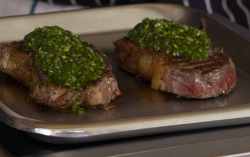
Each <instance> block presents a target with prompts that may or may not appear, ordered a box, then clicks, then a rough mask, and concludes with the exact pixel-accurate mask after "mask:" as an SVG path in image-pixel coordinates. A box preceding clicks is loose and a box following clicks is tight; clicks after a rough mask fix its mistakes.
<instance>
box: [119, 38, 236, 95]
mask: <svg viewBox="0 0 250 157" xmlns="http://www.w3.org/2000/svg"><path fill="white" fill-rule="evenodd" d="M114 46H115V60H116V62H117V63H118V64H119V66H120V67H121V68H122V69H124V70H126V71H128V72H130V73H133V74H135V75H136V76H138V77H140V78H142V79H144V80H148V81H150V82H151V87H152V88H153V89H155V90H160V91H166V92H170V93H174V94H177V95H180V96H183V97H186V98H198V99H203V98H210V97H217V96H219V95H222V94H228V93H229V92H230V91H232V90H233V88H234V87H235V84H236V72H235V66H234V63H233V62H232V60H231V58H230V57H229V56H228V54H227V53H225V52H224V51H223V49H222V48H221V47H212V49H211V55H210V56H209V58H207V59H206V60H205V61H189V60H187V59H186V58H185V57H174V56H171V55H168V54H166V53H164V52H155V51H154V50H153V49H150V48H144V49H141V48H140V47H139V46H138V45H137V44H135V43H133V42H131V41H130V40H129V39H128V38H127V37H124V38H122V39H119V40H117V41H116V42H114Z"/></svg>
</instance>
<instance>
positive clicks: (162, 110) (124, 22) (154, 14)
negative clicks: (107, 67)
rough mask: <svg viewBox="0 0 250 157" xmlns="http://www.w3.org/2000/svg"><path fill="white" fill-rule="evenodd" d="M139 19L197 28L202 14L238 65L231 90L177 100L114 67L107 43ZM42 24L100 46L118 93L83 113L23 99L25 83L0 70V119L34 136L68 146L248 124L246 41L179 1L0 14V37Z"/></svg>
mask: <svg viewBox="0 0 250 157" xmlns="http://www.w3.org/2000/svg"><path fill="white" fill-rule="evenodd" d="M90 16H91V17H90ZM92 16H93V18H92ZM72 17H74V18H72ZM145 17H150V18H167V19H170V20H175V21H177V22H178V23H181V24H186V25H190V26H195V27H198V25H199V23H198V19H199V18H201V17H202V18H204V19H206V21H207V24H208V26H207V33H208V36H209V37H210V38H211V40H212V42H213V43H214V44H215V45H218V46H222V47H223V48H224V50H225V51H226V52H228V54H229V55H230V56H231V57H232V60H233V61H234V63H235V65H236V67H237V85H236V87H235V89H234V91H232V92H231V93H230V94H229V95H225V96H220V97H217V98H210V99H204V100H196V99H185V98H177V97H176V95H173V94H170V93H166V92H159V91H155V90H153V89H151V88H150V85H149V83H148V82H143V81H138V80H136V78H135V77H134V75H132V74H129V73H127V72H125V71H123V70H122V69H120V68H119V67H118V66H117V64H116V63H115V62H114V58H113V50H114V47H113V42H114V41H115V40H117V39H119V38H121V37H123V36H125V35H126V33H127V31H128V30H129V29H130V28H132V27H133V26H134V25H135V24H136V23H138V22H140V21H141V20H142V19H143V18H145ZM54 19H57V20H54ZM65 19H67V21H65ZM76 19H77V20H76ZM31 21H32V22H31ZM44 25H59V26H61V27H63V28H65V29H68V30H71V31H72V32H74V33H77V34H79V35H81V36H82V38H83V39H84V40H86V41H88V42H90V43H93V44H94V45H96V47H98V48H99V49H100V50H102V51H103V52H105V53H106V54H107V55H108V57H109V58H110V60H111V62H112V66H113V72H114V74H115V76H116V78H117V80H118V85H119V87H120V89H121V90H122V92H123V95H122V96H120V97H119V98H118V99H117V100H116V102H114V104H115V106H116V107H115V108H112V109H110V110H108V111H103V110H88V111H87V113H86V114H84V115H74V114H69V113H64V112H55V111H52V110H44V109H43V108H40V107H39V106H37V105H36V104H35V103H34V102H33V101H31V100H29V96H28V88H26V87H24V86H23V85H21V84H20V83H18V82H17V81H15V80H14V79H12V78H11V77H10V76H8V75H6V74H3V73H0V100H1V101H0V119H1V120H2V121H3V122H5V123H6V124H8V125H10V126H12V127H14V128H17V129H20V130H23V131H26V132H28V133H29V134H30V135H31V136H32V137H34V138H37V139H39V140H42V141H46V142H50V143H58V144H67V143H78V142H90V141H99V140H106V139H116V138H126V137H132V136H141V135H148V134H157V133H169V132H174V131H183V130H189V129H201V128H208V127H216V126H226V125H234V124H243V123H249V122H250V97H249V96H248V95H249V94H248V93H250V81H249V78H250V75H249V74H250V69H247V68H246V67H247V65H246V64H247V63H248V62H249V59H250V56H249V53H247V52H248V51H247V50H249V49H250V44H249V43H250V41H249V40H247V39H245V38H243V37H241V36H240V35H238V34H236V33H235V32H233V31H232V30H230V29H228V28H227V27H225V26H223V25H222V24H220V23H219V22H218V21H216V20H214V19H213V18H211V17H210V16H208V15H206V14H204V13H202V12H200V11H197V10H194V9H191V8H187V7H182V6H178V5H168V4H144V5H128V6H118V7H112V8H98V9H89V10H88V9H86V10H79V11H71V12H62V13H53V14H41V15H34V16H22V17H12V18H2V19H0V26H1V30H0V34H1V35H2V37H4V38H1V39H0V43H4V42H10V41H13V40H21V39H22V38H23V36H24V35H25V34H26V33H28V32H30V31H32V30H34V28H35V27H42V26H44ZM10 31H11V32H13V33H8V32H10Z"/></svg>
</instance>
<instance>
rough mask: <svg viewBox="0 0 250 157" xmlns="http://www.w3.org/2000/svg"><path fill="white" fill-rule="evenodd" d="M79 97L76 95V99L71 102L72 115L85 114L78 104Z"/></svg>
mask: <svg viewBox="0 0 250 157" xmlns="http://www.w3.org/2000/svg"><path fill="white" fill-rule="evenodd" d="M81 97H82V96H81V95H78V97H77V98H76V99H74V100H73V102H72V106H71V110H72V111H73V112H74V113H77V114H84V113H85V110H84V108H82V107H81V106H80V103H79V98H81Z"/></svg>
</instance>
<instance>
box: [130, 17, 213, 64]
mask: <svg viewBox="0 0 250 157" xmlns="http://www.w3.org/2000/svg"><path fill="white" fill-rule="evenodd" d="M127 37H128V38H129V40H130V41H133V42H134V43H136V44H138V45H139V46H140V47H141V48H142V49H143V48H153V49H154V50H155V51H163V52H166V53H167V54H170V55H172V56H185V57H186V58H187V59H188V60H205V59H207V58H208V56H209V54H210V49H211V42H210V39H209V38H208V37H207V35H206V33H205V31H204V30H199V29H197V28H194V27H188V26H186V25H180V24H177V23H176V22H175V21H168V20H166V19H149V18H145V19H144V20H142V22H141V23H138V24H137V25H136V26H135V27H134V28H133V29H131V30H130V31H129V32H128V35H127Z"/></svg>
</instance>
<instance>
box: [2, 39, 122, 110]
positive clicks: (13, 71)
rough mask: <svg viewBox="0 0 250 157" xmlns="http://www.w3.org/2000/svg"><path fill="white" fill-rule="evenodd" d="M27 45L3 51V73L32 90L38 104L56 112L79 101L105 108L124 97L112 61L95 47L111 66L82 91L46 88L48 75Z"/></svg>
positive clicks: (50, 85)
mask: <svg viewBox="0 0 250 157" xmlns="http://www.w3.org/2000/svg"><path fill="white" fill-rule="evenodd" d="M23 44H24V43H23V42H22V41H20V42H13V43H10V44H6V45H4V46H2V47H1V49H0V50H1V51H0V69H1V70H2V71H3V72H5V73H7V74H9V75H11V76H12V77H13V78H15V79H16V80H18V81H20V82H22V83H23V84H24V85H26V86H28V87H29V88H30V96H31V98H33V99H34V100H35V101H36V102H37V103H39V104H43V105H46V106H50V107H53V108H67V107H70V106H71V105H72V102H73V100H74V99H78V102H79V103H80V104H81V105H82V106H90V107H94V106H96V105H104V106H105V105H107V104H108V103H109V102H110V100H113V99H115V98H116V97H117V96H119V95H120V94H121V91H120V90H119V88H118V86H117V81H116V79H115V77H114V75H113V74H112V68H111V64H110V62H109V59H108V58H107V57H106V56H105V55H104V54H103V53H101V52H100V51H98V50H97V49H96V48H95V47H94V46H93V45H91V48H92V49H93V50H94V51H95V52H97V53H99V54H100V55H101V56H102V58H103V60H104V61H105V63H106V65H107V70H106V71H105V72H104V73H103V74H102V76H101V79H99V80H96V81H92V82H90V83H88V84H87V85H86V86H85V87H84V88H83V90H80V91H79V90H72V89H69V88H61V87H59V86H58V85H57V84H53V83H50V84H45V83H44V80H45V78H46V75H45V74H42V73H41V72H40V71H39V70H38V69H37V68H36V67H35V66H34V64H35V63H34V62H35V58H34V53H31V52H28V51H27V50H25V49H24V45H23ZM79 95H81V97H79Z"/></svg>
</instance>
